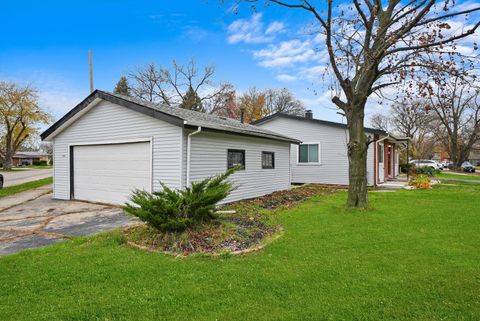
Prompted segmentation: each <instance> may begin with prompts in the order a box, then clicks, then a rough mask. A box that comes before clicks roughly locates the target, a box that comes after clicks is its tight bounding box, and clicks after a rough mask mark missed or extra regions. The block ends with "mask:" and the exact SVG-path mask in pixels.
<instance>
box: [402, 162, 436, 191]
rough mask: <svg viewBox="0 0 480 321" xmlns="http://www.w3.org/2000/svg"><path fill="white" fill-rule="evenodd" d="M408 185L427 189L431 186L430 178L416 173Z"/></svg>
mask: <svg viewBox="0 0 480 321" xmlns="http://www.w3.org/2000/svg"><path fill="white" fill-rule="evenodd" d="M420 168H421V167H420ZM408 185H410V186H413V187H415V188H420V189H428V188H431V187H432V183H431V182H430V178H429V177H428V175H425V174H418V175H417V176H415V177H414V178H413V179H412V180H411V181H410V182H409V183H408Z"/></svg>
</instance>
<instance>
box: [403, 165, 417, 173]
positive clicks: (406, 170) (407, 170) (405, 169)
mask: <svg viewBox="0 0 480 321" xmlns="http://www.w3.org/2000/svg"><path fill="white" fill-rule="evenodd" d="M414 167H415V166H414V165H413V164H410V163H406V164H400V172H402V173H405V174H406V173H411V172H412V170H413V169H414Z"/></svg>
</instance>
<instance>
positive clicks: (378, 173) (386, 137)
mask: <svg viewBox="0 0 480 321" xmlns="http://www.w3.org/2000/svg"><path fill="white" fill-rule="evenodd" d="M389 137H390V134H389V133H387V136H385V137H383V138H382V139H379V140H377V141H376V142H375V144H376V147H377V148H376V149H377V150H378V143H380V142H382V141H384V140H385V139H388V138H389ZM384 153H385V151H384ZM383 165H384V167H385V155H383ZM375 166H376V167H377V178H378V177H380V172H379V168H378V159H377V164H375ZM383 176H384V177H383V180H384V182H385V181H386V179H385V174H384V175H383Z"/></svg>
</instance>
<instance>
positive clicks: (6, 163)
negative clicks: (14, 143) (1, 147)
mask: <svg viewBox="0 0 480 321" xmlns="http://www.w3.org/2000/svg"><path fill="white" fill-rule="evenodd" d="M12 164H13V152H12V150H11V148H9V147H7V150H6V151H5V158H4V160H3V170H4V171H10V170H12Z"/></svg>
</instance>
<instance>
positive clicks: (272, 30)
mask: <svg viewBox="0 0 480 321" xmlns="http://www.w3.org/2000/svg"><path fill="white" fill-rule="evenodd" d="M284 29H285V25H284V24H283V22H280V21H274V22H272V23H271V24H269V25H268V27H267V30H265V34H266V35H270V34H276V33H280V32H283V31H284Z"/></svg>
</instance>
